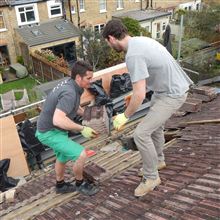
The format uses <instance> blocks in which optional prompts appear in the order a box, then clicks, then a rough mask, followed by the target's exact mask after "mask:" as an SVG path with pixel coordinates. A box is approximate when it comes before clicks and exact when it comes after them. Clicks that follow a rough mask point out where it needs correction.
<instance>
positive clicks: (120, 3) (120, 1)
mask: <svg viewBox="0 0 220 220" xmlns="http://www.w3.org/2000/svg"><path fill="white" fill-rule="evenodd" d="M122 9H124V1H123V0H117V2H116V10H122Z"/></svg>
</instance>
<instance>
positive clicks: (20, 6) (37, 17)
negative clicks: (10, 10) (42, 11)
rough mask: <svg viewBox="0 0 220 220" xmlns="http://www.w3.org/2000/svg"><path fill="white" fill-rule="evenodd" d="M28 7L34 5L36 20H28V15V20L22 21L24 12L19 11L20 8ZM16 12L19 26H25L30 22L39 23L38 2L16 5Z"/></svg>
mask: <svg viewBox="0 0 220 220" xmlns="http://www.w3.org/2000/svg"><path fill="white" fill-rule="evenodd" d="M28 7H33V12H34V16H35V20H34V21H27V17H26V21H25V22H22V21H21V14H22V13H21V12H19V9H20V8H24V9H25V8H28ZM15 12H16V18H17V22H18V26H23V25H28V24H35V23H38V22H39V21H40V20H39V14H38V8H37V4H36V3H33V4H26V5H19V6H15ZM25 12H26V11H25ZM25 12H24V13H25ZM25 15H26V14H25Z"/></svg>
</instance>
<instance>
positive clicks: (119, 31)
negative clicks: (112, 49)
mask: <svg viewBox="0 0 220 220" xmlns="http://www.w3.org/2000/svg"><path fill="white" fill-rule="evenodd" d="M109 35H111V36H113V37H115V38H116V39H118V40H122V39H123V38H124V37H125V36H126V35H128V30H127V28H126V27H125V25H124V24H123V23H122V21H121V20H118V19H113V20H111V21H109V22H108V23H107V24H106V25H105V27H104V30H103V32H102V36H103V38H105V39H109Z"/></svg>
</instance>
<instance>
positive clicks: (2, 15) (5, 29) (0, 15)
mask: <svg viewBox="0 0 220 220" xmlns="http://www.w3.org/2000/svg"><path fill="white" fill-rule="evenodd" d="M0 17H2V20H3V24H4V27H3V28H0V32H2V31H7V28H6V24H5V18H4V14H3V11H0Z"/></svg>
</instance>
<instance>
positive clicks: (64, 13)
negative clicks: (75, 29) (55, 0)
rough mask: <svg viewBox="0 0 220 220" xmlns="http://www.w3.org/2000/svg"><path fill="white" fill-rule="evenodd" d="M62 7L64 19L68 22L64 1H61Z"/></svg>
mask: <svg viewBox="0 0 220 220" xmlns="http://www.w3.org/2000/svg"><path fill="white" fill-rule="evenodd" d="M61 5H62V10H63V19H64V20H66V10H65V6H64V0H62V1H61Z"/></svg>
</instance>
